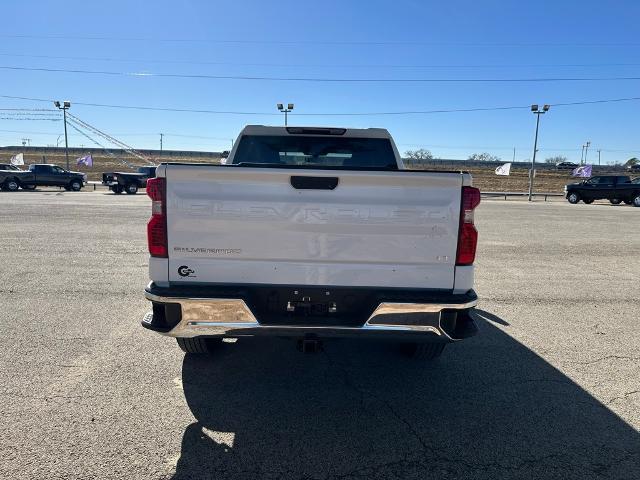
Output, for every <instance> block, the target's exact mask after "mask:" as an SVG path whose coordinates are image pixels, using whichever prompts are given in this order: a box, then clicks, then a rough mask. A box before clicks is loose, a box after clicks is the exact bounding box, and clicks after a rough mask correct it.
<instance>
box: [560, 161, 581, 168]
mask: <svg viewBox="0 0 640 480" xmlns="http://www.w3.org/2000/svg"><path fill="white" fill-rule="evenodd" d="M574 168H578V164H577V163H573V162H560V163H556V170H573V169H574Z"/></svg>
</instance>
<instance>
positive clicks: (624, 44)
mask: <svg viewBox="0 0 640 480" xmlns="http://www.w3.org/2000/svg"><path fill="white" fill-rule="evenodd" d="M0 38H33V39H41V40H74V41H77V40H87V41H110V42H111V41H118V42H171V43H219V44H249V45H254V44H263V45H354V46H358V45H362V46H371V45H382V46H405V45H415V46H439V47H441V46H457V47H558V46H566V47H631V46H639V45H640V43H638V42H417V41H408V40H377V41H368V40H352V41H349V40H263V39H230V38H215V39H208V38H150V37H110V36H106V35H34V34H0Z"/></svg>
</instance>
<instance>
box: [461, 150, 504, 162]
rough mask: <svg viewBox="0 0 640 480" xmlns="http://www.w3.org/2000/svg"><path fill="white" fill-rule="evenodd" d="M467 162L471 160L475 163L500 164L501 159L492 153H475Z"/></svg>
mask: <svg viewBox="0 0 640 480" xmlns="http://www.w3.org/2000/svg"><path fill="white" fill-rule="evenodd" d="M467 160H471V161H474V162H499V161H500V157H496V156H495V155H491V154H490V153H487V152H484V153H474V154H473V155H470V156H469V158H468V159H467Z"/></svg>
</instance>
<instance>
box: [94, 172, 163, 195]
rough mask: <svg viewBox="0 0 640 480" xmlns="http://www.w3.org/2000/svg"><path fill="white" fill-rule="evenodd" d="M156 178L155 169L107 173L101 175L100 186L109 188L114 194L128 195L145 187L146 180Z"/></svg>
mask: <svg viewBox="0 0 640 480" xmlns="http://www.w3.org/2000/svg"><path fill="white" fill-rule="evenodd" d="M155 176H156V167H140V168H138V172H137V173H129V172H107V173H103V174H102V184H103V185H106V186H108V187H109V190H111V191H112V192H113V193H115V194H121V193H122V192H127V193H128V194H129V195H135V194H136V193H138V189H139V188H145V187H146V186H147V180H148V179H150V178H153V177H155Z"/></svg>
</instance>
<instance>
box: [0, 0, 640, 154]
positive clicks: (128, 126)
mask: <svg viewBox="0 0 640 480" xmlns="http://www.w3.org/2000/svg"><path fill="white" fill-rule="evenodd" d="M3 18H4V20H5V21H4V28H3V30H2V32H1V33H0V40H1V44H0V66H3V67H29V68H59V69H80V70H103V71H113V72H152V73H179V74H210V75H230V76H261V77H274V76H276V77H306V78H319V77H322V78H352V79H355V78H363V79H366V78H369V79H370V78H386V79H398V78H433V79H437V78H441V79H442V78H448V79H454V78H455V79H463V78H539V77H564V78H566V77H634V76H635V77H640V55H639V53H640V37H639V35H638V32H639V30H638V19H639V18H640V3H639V2H636V1H631V0H629V1H626V2H624V1H616V2H602V1H592V0H588V1H581V2H579V1H573V2H563V1H546V0H545V1H536V2H520V1H509V2H507V1H502V2H497V1H483V2H478V1H448V2H442V1H437V2H435V1H401V0H398V1H393V2H391V1H378V0H368V1H344V0H343V1H334V0H323V1H322V2H302V1H279V2H265V1H259V0H250V1H241V0H236V1H233V2H206V1H184V2H177V1H173V2H166V1H155V2H153V3H151V2H144V4H143V2H130V1H121V0H118V1H110V2H88V1H86V0H85V1H76V0H68V1H65V2H45V1H28V0H24V1H22V2H7V3H5V4H4V5H3ZM46 36H50V37H64V38H41V37H46ZM80 37H84V38H80ZM88 37H94V38H93V39H90V38H88ZM95 37H100V39H98V38H95ZM236 41H240V42H236ZM283 42H284V43H283ZM286 42H290V43H286ZM50 57H75V58H50ZM78 57H80V58H78ZM105 59H108V60H105ZM207 62H209V63H207ZM216 63H219V64H216ZM621 64H622V65H621ZM576 65H579V66H576ZM0 70H1V71H0V75H1V78H2V81H1V82H0V95H8V96H22V97H33V98H43V99H53V98H55V99H60V100H64V99H69V100H71V101H72V102H73V106H72V109H71V110H70V112H72V113H73V114H75V115H77V116H78V117H79V118H81V119H83V120H85V121H87V122H89V123H90V124H93V125H95V126H97V127H98V128H100V129H102V130H104V131H106V132H108V133H111V134H114V136H116V137H118V138H120V139H121V140H123V141H125V142H127V143H129V144H132V145H134V146H136V147H141V148H142V147H149V148H154V147H156V148H157V147H158V144H159V135H158V133H160V132H164V133H166V136H165V139H164V147H165V148H166V149H172V148H176V149H195V150H221V149H226V148H228V146H229V143H230V142H229V139H231V138H235V136H236V135H237V133H238V131H239V130H240V129H241V128H242V126H243V125H245V124H256V123H257V124H280V123H281V122H282V119H281V118H280V117H278V116H269V115H228V114H203V113H177V112H155V111H140V110H123V109H112V108H102V107H91V106H82V105H78V102H83V103H102V104H118V105H141V106H156V107H162V106H164V107H177V108H186V109H208V110H216V111H240V112H271V113H274V112H276V110H275V104H276V103H277V102H285V103H286V102H294V103H295V112H294V113H322V112H329V113H339V112H343V113H350V112H351V113H352V112H393V111H414V110H435V109H465V108H476V107H495V106H519V105H528V104H531V103H551V104H554V103H566V102H574V101H582V100H599V99H615V98H622V97H640V88H639V87H640V80H625V81H602V82H538V83H531V82H511V83H484V82H478V83H447V82H442V83H438V82H436V83H418V82H416V83H342V82H286V81H269V80H259V81H249V80H219V79H194V78H166V77H164V78H163V77H152V76H147V77H134V76H113V75H111V76H109V75H92V74H80V73H60V72H41V71H40V72H38V71H18V70H6V69H0ZM48 106H49V104H48V103H38V102H32V101H27V100H15V99H7V98H0V107H1V108H43V107H48ZM639 111H640V101H630V102H620V103H608V104H595V105H587V106H572V107H569V106H566V107H560V106H558V107H552V109H551V111H550V112H549V114H547V115H545V116H544V117H543V118H542V119H541V132H540V145H539V146H540V149H541V154H540V156H541V157H542V158H545V157H547V156H551V155H556V154H561V155H566V156H567V157H569V158H570V159H572V160H579V158H580V153H581V145H582V144H583V143H584V142H585V141H587V140H590V141H591V149H590V152H589V157H590V159H591V160H593V159H595V158H597V153H596V150H597V149H598V148H599V149H602V158H603V162H612V161H625V160H626V159H628V158H629V157H631V156H640V138H639V135H638V133H639V132H640V116H639V115H638V113H639ZM0 116H2V118H3V120H1V121H0V145H12V144H13V145H15V144H18V143H19V142H20V139H21V138H24V137H26V138H30V139H31V144H32V145H46V144H52V143H53V144H55V142H56V139H57V137H58V135H59V133H61V132H62V124H61V122H48V121H33V120H14V118H18V117H20V115H15V114H6V115H5V114H2V115H0ZM6 118H11V119H6ZM29 118H33V117H29ZM290 123H292V124H305V125H337V126H346V127H368V126H375V127H384V128H388V129H389V130H390V131H391V133H392V134H393V135H394V137H395V138H396V141H397V143H398V144H399V148H400V149H401V150H402V151H404V150H406V149H409V148H418V147H424V148H428V149H430V150H431V151H432V152H433V153H434V154H436V155H437V156H440V157H443V158H466V157H467V156H468V155H469V154H471V153H473V152H483V151H487V152H490V153H493V154H496V155H498V156H500V157H501V158H503V159H505V160H508V159H511V158H512V155H513V152H512V149H513V147H516V158H517V159H519V160H522V159H528V158H530V155H531V150H532V143H533V133H534V126H535V118H534V115H532V114H531V113H530V112H528V111H527V110H526V109H520V110H502V111H483V112H465V113H437V114H427V115H404V116H403V115H398V116H361V117H339V116H317V117H315V116H310V117H301V116H295V115H293V116H292V117H291V121H290ZM7 130H11V131H7ZM22 132H29V133H22ZM172 134H173V135H172ZM176 134H178V135H192V136H198V137H207V138H191V137H181V136H175V135H176ZM70 143H71V145H74V146H76V145H77V146H79V145H80V144H84V145H89V144H90V141H89V140H87V139H86V138H84V137H81V136H80V135H78V134H77V133H75V132H73V131H71V132H70Z"/></svg>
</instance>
